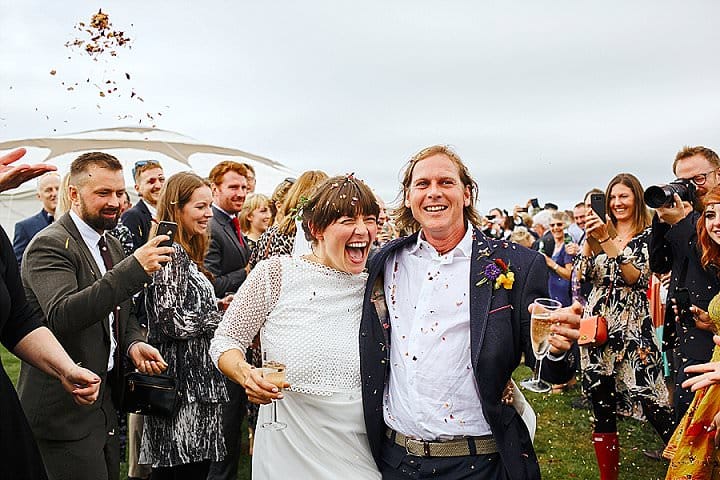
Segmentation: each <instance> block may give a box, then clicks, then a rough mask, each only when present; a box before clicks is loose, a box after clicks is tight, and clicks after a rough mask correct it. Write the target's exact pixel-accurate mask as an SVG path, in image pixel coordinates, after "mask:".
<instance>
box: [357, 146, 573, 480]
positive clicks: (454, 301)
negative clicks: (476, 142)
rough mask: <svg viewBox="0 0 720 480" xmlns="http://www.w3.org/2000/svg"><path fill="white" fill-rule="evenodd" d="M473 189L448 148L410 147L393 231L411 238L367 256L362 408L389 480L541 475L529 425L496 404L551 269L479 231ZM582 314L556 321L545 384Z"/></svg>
mask: <svg viewBox="0 0 720 480" xmlns="http://www.w3.org/2000/svg"><path fill="white" fill-rule="evenodd" d="M477 188H478V186H477V183H476V182H475V180H473V178H472V177H471V176H470V173H469V171H468V168H467V166H466V165H465V164H464V163H463V162H462V160H461V159H460V157H459V156H458V155H457V153H455V152H454V151H453V150H452V149H450V148H449V147H447V146H445V145H434V146H431V147H428V148H426V149H423V150H421V151H420V152H418V153H417V154H415V155H414V156H413V157H412V158H411V159H410V161H409V162H408V163H407V164H406V167H405V168H404V169H403V173H402V186H401V190H400V191H401V197H400V199H401V201H402V203H401V204H400V205H399V206H398V208H397V209H396V210H395V218H396V221H397V223H398V227H400V228H401V229H402V230H405V229H409V230H413V231H414V232H415V233H413V234H412V235H411V236H408V237H405V238H402V239H399V240H397V241H393V242H390V243H388V244H387V245H386V246H385V247H383V248H382V249H381V250H380V251H379V252H378V253H377V255H376V256H375V257H373V260H372V261H371V262H370V266H369V274H368V281H367V285H368V287H367V289H366V292H365V301H364V305H363V315H362V321H361V325H360V335H359V338H360V365H361V373H362V389H363V413H364V417H365V425H366V427H367V434H368V441H369V443H370V448H371V451H372V453H373V457H374V459H375V461H376V463H377V465H378V468H379V469H380V471H381V472H382V475H383V478H385V479H402V478H429V477H433V478H442V479H451V478H453V479H457V478H467V479H470V478H473V479H498V480H499V479H507V478H512V479H513V480H529V479H539V478H540V466H539V465H538V461H537V457H536V456H535V451H534V449H533V446H532V441H531V439H530V433H529V431H528V428H527V426H526V424H525V422H524V421H523V419H522V418H521V415H520V414H519V412H518V411H517V410H516V409H515V408H513V407H512V406H510V405H507V404H505V403H504V402H503V400H502V399H503V397H504V392H505V391H506V387H507V385H508V382H509V381H510V378H511V374H512V372H513V371H514V370H515V368H516V367H517V366H518V364H519V362H520V358H521V355H522V354H523V353H524V354H525V355H526V358H527V359H528V360H530V359H531V358H532V357H533V353H532V352H533V351H532V347H531V342H530V313H529V311H528V307H529V305H530V304H531V303H532V302H533V301H534V300H535V299H536V298H538V297H546V296H547V268H546V266H545V261H544V259H543V258H542V256H540V254H538V253H536V252H532V251H530V250H527V249H524V248H518V247H517V246H516V245H514V244H511V243H509V242H506V241H504V240H494V239H490V238H488V237H486V236H485V235H484V234H483V233H481V232H480V231H479V230H478V229H477V227H476V225H477V224H478V223H479V215H478V213H477V210H475V206H474V205H475V201H476V199H477ZM483 279H484V281H483ZM579 311H580V306H579V305H575V306H574V309H564V310H562V311H560V312H557V313H555V314H553V316H552V320H553V324H552V326H551V327H550V328H551V331H552V333H553V335H552V336H550V337H549V340H548V341H549V342H550V344H551V346H550V353H549V356H548V357H546V358H545V359H544V360H543V368H542V375H543V378H545V379H546V380H549V381H551V382H555V383H560V382H563V381H567V380H568V379H569V378H570V377H571V375H572V373H573V371H574V369H573V368H572V355H571V354H569V353H567V351H568V349H569V348H570V346H571V344H572V342H573V341H574V340H575V339H577V337H578V332H577V328H578V326H579V321H580V317H579V315H578V314H579ZM354 338H358V337H357V336H355V337H354ZM388 350H389V351H388Z"/></svg>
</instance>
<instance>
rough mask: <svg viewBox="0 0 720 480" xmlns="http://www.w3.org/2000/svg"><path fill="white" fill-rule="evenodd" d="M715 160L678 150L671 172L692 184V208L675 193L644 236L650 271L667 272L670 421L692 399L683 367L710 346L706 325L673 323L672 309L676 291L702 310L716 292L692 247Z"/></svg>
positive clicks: (701, 151) (698, 151)
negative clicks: (672, 378) (684, 385)
mask: <svg viewBox="0 0 720 480" xmlns="http://www.w3.org/2000/svg"><path fill="white" fill-rule="evenodd" d="M718 168H720V158H718V155H717V154H716V153H715V152H713V151H712V150H710V149H709V148H706V147H702V146H697V147H684V148H683V149H682V150H681V151H680V152H678V154H677V155H676V156H675V162H674V163H673V173H674V174H675V176H676V177H677V178H679V179H685V180H690V181H691V182H692V183H693V184H695V186H696V188H697V190H696V197H697V200H696V202H695V203H696V205H691V204H690V203H688V202H682V201H681V200H680V197H679V196H678V195H677V194H676V195H675V202H674V204H673V205H670V206H666V207H660V208H658V209H657V210H656V214H655V216H654V218H653V223H652V233H651V235H650V268H651V269H652V271H653V272H654V273H658V274H663V273H668V272H671V277H670V286H669V289H668V297H667V298H668V300H667V304H666V309H665V328H664V330H663V350H672V352H673V370H674V374H675V391H674V394H673V407H674V409H675V415H676V419H678V420H679V419H681V418H682V417H683V415H684V414H685V412H686V411H687V409H688V407H689V406H690V402H691V401H692V398H693V393H692V392H690V390H689V389H683V388H682V387H681V384H682V382H683V381H684V380H685V379H686V377H687V374H686V373H685V371H684V370H685V367H687V366H689V365H695V364H698V363H704V362H708V361H709V360H710V358H711V356H712V350H713V347H714V344H713V340H712V336H713V334H712V332H711V331H709V330H708V327H707V325H706V324H697V323H696V320H697V319H696V318H693V316H691V315H682V316H681V317H680V321H679V322H676V320H675V317H676V314H675V312H674V311H673V308H672V306H673V304H674V302H673V299H674V298H675V296H676V292H677V289H678V288H681V287H684V288H687V289H688V291H689V293H690V298H691V302H692V304H693V305H694V306H695V307H696V309H695V312H694V313H695V314H697V309H698V308H699V309H702V310H703V311H707V308H708V303H709V302H710V300H711V299H712V297H713V295H715V293H717V292H718V290H720V282H718V279H717V277H716V276H715V275H713V274H712V273H710V272H707V271H706V270H704V269H703V268H702V266H701V264H700V253H699V250H698V248H697V233H696V229H695V227H696V225H697V221H698V218H700V216H701V212H699V211H696V210H695V209H694V207H696V206H697V207H699V206H700V202H701V200H702V198H703V197H704V196H705V194H707V193H708V192H709V191H710V190H712V189H713V188H714V187H715V186H716V185H718V183H719V182H718Z"/></svg>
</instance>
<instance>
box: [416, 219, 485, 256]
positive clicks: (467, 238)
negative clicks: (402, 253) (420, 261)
mask: <svg viewBox="0 0 720 480" xmlns="http://www.w3.org/2000/svg"><path fill="white" fill-rule="evenodd" d="M472 242H473V227H472V225H470V223H469V222H468V223H467V225H466V229H465V235H464V236H463V238H462V240H460V242H459V243H458V244H457V245H455V248H453V249H452V250H450V251H449V252H447V253H445V254H443V255H440V254H439V253H438V251H437V250H435V247H433V246H432V245H430V243H429V242H428V241H427V240H425V238H424V237H423V233H422V230H420V232H418V236H417V241H416V242H415V244H413V245H412V246H410V248H409V250H408V253H410V254H411V255H414V254H416V253H417V251H418V250H419V249H420V248H421V247H422V248H423V249H428V251H430V252H431V254H432V255H433V257H437V258H446V259H448V260H452V259H453V258H454V257H455V256H458V257H470V256H472Z"/></svg>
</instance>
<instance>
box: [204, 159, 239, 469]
mask: <svg viewBox="0 0 720 480" xmlns="http://www.w3.org/2000/svg"><path fill="white" fill-rule="evenodd" d="M248 175H249V174H248V170H247V168H246V167H245V166H244V165H243V164H242V163H239V162H235V161H232V160H225V161H222V162H220V163H218V164H217V165H215V166H214V167H213V168H212V170H210V175H209V177H208V178H209V179H210V184H211V185H212V193H213V205H212V213H213V217H212V219H210V246H209V248H208V252H207V256H206V257H205V266H206V267H207V269H208V270H209V271H210V273H212V275H213V278H212V284H213V287H214V289H215V296H216V297H217V298H224V297H225V296H227V295H229V294H232V293H235V292H237V289H238V288H240V285H242V284H243V282H244V281H245V278H246V277H247V272H248V269H247V265H248V259H249V258H250V248H249V245H248V241H247V238H246V237H245V235H244V234H243V230H242V228H241V227H240V219H239V218H238V214H239V212H240V210H242V207H243V205H244V204H245V198H246V197H247V186H248V182H247V176H248ZM225 383H226V388H227V391H228V396H229V404H228V405H227V407H226V408H225V409H223V429H224V437H225V447H226V450H227V453H226V455H225V458H224V459H223V460H222V461H218V462H213V463H212V465H210V474H209V475H208V478H209V480H234V479H235V478H236V477H237V468H238V467H237V466H238V461H239V460H240V448H241V438H242V435H241V431H242V422H243V418H244V417H245V411H246V409H247V398H246V397H245V392H244V391H243V389H242V388H241V387H240V386H238V385H236V384H234V383H232V382H230V381H226V382H225Z"/></svg>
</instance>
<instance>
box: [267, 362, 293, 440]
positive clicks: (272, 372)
mask: <svg viewBox="0 0 720 480" xmlns="http://www.w3.org/2000/svg"><path fill="white" fill-rule="evenodd" d="M262 376H263V378H264V379H265V380H267V381H268V382H270V383H272V384H273V385H275V386H276V387H278V388H279V389H282V388H283V385H285V382H286V381H287V380H286V377H285V365H284V364H282V363H280V362H277V361H275V360H268V359H267V352H263V365H262ZM261 426H262V428H267V429H268V430H282V429H284V428H287V423H283V422H278V419H277V400H272V420H271V421H269V422H265V423H263V424H262V425H261Z"/></svg>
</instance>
